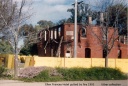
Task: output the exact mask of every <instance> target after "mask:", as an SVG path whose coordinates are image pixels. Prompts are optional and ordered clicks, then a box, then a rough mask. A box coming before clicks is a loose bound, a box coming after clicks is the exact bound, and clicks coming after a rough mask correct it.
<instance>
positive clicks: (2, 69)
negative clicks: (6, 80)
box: [0, 66, 6, 77]
mask: <svg viewBox="0 0 128 86" xmlns="http://www.w3.org/2000/svg"><path fill="white" fill-rule="evenodd" d="M5 71H6V69H5V68H4V67H2V66H0V77H1V76H3V73H4V72H5Z"/></svg>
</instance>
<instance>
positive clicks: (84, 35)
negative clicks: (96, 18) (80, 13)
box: [81, 27, 86, 37]
mask: <svg viewBox="0 0 128 86" xmlns="http://www.w3.org/2000/svg"><path fill="white" fill-rule="evenodd" d="M81 36H82V37H86V28H84V27H82V29H81Z"/></svg>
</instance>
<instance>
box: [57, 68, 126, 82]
mask: <svg viewBox="0 0 128 86" xmlns="http://www.w3.org/2000/svg"><path fill="white" fill-rule="evenodd" d="M58 71H59V72H60V73H61V74H62V76H63V78H64V79H65V80H69V81H70V80H117V79H119V80H121V79H127V77H126V76H125V75H124V74H123V73H122V72H121V71H120V70H118V69H113V68H102V67H93V68H88V69H87V68H70V69H68V68H58Z"/></svg>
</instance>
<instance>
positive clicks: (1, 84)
mask: <svg viewBox="0 0 128 86" xmlns="http://www.w3.org/2000/svg"><path fill="white" fill-rule="evenodd" d="M0 86H128V80H110V81H64V82H31V83H28V82H22V81H14V80H0Z"/></svg>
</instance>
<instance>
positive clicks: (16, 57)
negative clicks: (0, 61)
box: [14, 40, 19, 78]
mask: <svg viewBox="0 0 128 86" xmlns="http://www.w3.org/2000/svg"><path fill="white" fill-rule="evenodd" d="M15 41H17V40H15ZM14 51H15V52H14V54H15V58H14V78H18V73H19V71H18V50H17V42H15V50H14Z"/></svg>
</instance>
